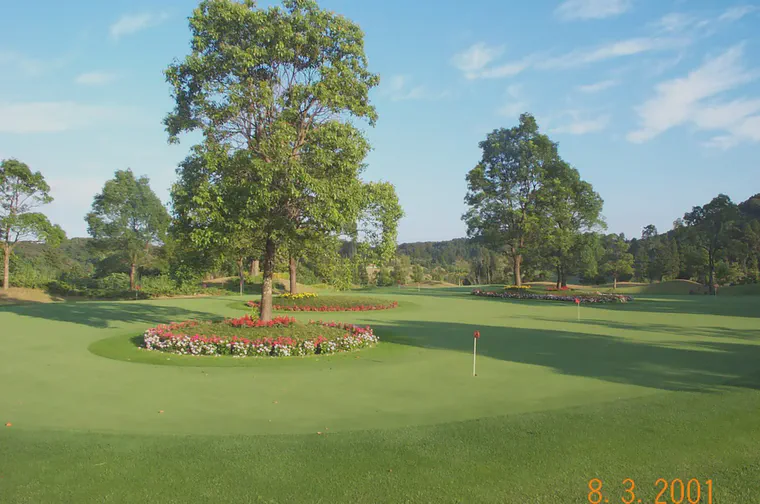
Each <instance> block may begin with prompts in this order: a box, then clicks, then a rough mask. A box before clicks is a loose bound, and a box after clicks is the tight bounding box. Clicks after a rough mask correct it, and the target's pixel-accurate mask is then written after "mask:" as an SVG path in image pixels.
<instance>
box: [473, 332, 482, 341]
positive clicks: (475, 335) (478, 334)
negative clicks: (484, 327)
mask: <svg viewBox="0 0 760 504" xmlns="http://www.w3.org/2000/svg"><path fill="white" fill-rule="evenodd" d="M472 335H473V336H474V337H475V339H480V331H475V332H474V333H472Z"/></svg>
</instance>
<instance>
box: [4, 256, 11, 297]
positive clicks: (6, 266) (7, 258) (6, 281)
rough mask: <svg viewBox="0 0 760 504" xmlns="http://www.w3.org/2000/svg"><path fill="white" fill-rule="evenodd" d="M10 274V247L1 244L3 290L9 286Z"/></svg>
mask: <svg viewBox="0 0 760 504" xmlns="http://www.w3.org/2000/svg"><path fill="white" fill-rule="evenodd" d="M10 275H11V249H10V247H8V246H7V245H5V246H3V290H4V291H7V290H8V287H10Z"/></svg>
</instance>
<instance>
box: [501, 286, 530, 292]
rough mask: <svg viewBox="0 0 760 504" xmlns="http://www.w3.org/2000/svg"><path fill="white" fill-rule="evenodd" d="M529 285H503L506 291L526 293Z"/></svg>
mask: <svg viewBox="0 0 760 504" xmlns="http://www.w3.org/2000/svg"><path fill="white" fill-rule="evenodd" d="M530 288H531V287H530V285H505V286H504V290H508V291H518V292H519V291H527V290H530Z"/></svg>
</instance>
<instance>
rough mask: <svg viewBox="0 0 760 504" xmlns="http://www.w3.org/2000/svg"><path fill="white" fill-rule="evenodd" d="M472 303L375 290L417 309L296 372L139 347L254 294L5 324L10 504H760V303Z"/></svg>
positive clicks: (363, 319) (7, 319) (35, 315)
mask: <svg viewBox="0 0 760 504" xmlns="http://www.w3.org/2000/svg"><path fill="white" fill-rule="evenodd" d="M467 292H468V290H464V289H425V290H422V291H421V292H416V291H412V290H409V289H405V290H396V289H394V290H390V289H389V290H383V289H378V290H373V291H371V292H369V293H368V295H371V296H373V297H381V298H385V299H388V300H398V301H399V303H400V306H399V307H398V308H396V309H391V310H384V311H377V312H363V313H329V314H323V315H325V316H324V317H323V318H325V320H328V319H329V320H341V321H347V322H355V323H361V324H369V325H371V326H372V327H373V328H374V329H375V330H376V333H377V334H378V335H379V337H380V339H381V343H380V344H379V345H378V346H377V347H375V348H371V349H366V350H362V351H359V352H354V353H346V354H337V355H332V356H311V357H305V358H285V359H276V358H263V359H258V358H248V359H233V358H231V357H190V356H177V355H168V354H162V353H146V352H144V351H140V350H138V349H136V347H135V346H134V344H133V342H132V341H131V340H132V339H133V338H134V337H135V336H139V335H140V334H141V333H142V331H143V330H144V329H145V328H147V327H149V326H150V325H154V324H157V323H164V322H168V321H180V320H186V319H190V318H203V317H209V316H219V315H224V316H233V315H240V314H241V313H243V312H242V310H238V309H235V308H234V306H235V304H234V303H232V301H235V300H237V299H239V298H231V297H220V298H206V299H175V300H161V301H138V302H82V303H58V304H47V305H43V304H25V305H18V306H6V307H0V328H1V329H2V330H1V331H0V345H1V347H2V352H0V383H1V384H2V386H1V387H0V390H1V391H2V392H0V422H2V424H5V423H6V422H7V423H11V424H12V425H11V426H10V427H2V430H0V447H2V448H1V449H2V455H3V456H2V457H0V496H2V499H0V501H2V502H3V503H5V502H223V501H226V502H324V503H330V502H546V503H549V502H567V503H570V502H579V503H580V502H588V500H587V494H588V491H589V490H588V482H589V480H590V479H591V478H600V479H601V480H602V481H603V482H604V484H605V489H606V488H608V487H607V486H608V485H609V489H610V490H609V492H612V494H613V495H614V496H615V500H613V501H612V502H619V498H620V496H622V495H623V486H622V481H623V479H625V478H633V479H634V480H635V481H636V485H637V489H639V490H638V491H639V492H640V496H641V497H642V498H645V500H644V502H654V499H655V495H656V494H657V491H655V481H656V480H657V479H658V478H665V479H667V480H668V481H670V480H672V479H674V478H681V479H683V480H684V481H687V480H688V479H690V478H697V479H699V480H700V481H702V482H704V481H706V480H708V479H712V480H713V481H714V485H715V500H714V502H716V503H721V502H722V503H732V502H737V503H738V502H742V503H745V502H760V498H759V497H757V494H756V492H757V491H758V489H757V488H756V482H757V481H759V480H760V465H758V457H757V453H759V452H760V429H758V428H757V427H758V418H757V411H759V410H760V392H758V385H760V327H759V326H760V324H758V322H759V319H758V315H760V311H758V300H757V298H756V297H752V296H747V297H733V298H720V297H718V298H714V297H707V296H680V297H678V296H662V297H652V298H646V297H644V298H637V299H636V301H635V302H634V303H628V304H615V305H600V306H596V305H584V306H582V307H581V320H580V321H578V320H576V307H575V306H574V305H572V304H565V303H552V302H531V301H520V302H513V301H506V300H493V299H482V298H474V297H471V296H469V295H468V294H467ZM310 315H311V316H310ZM296 317H297V318H299V319H300V320H303V321H306V320H309V319H310V318H315V316H314V314H297V315H296ZM474 330H480V331H481V333H482V337H481V339H480V342H479V345H478V347H479V355H480V357H479V361H478V376H477V377H475V378H473V377H472V376H471V372H472V369H471V364H472V362H471V361H472V333H473V331H474ZM753 482H754V483H753ZM703 484H704V483H703ZM637 495H638V494H637ZM647 499H648V500H647ZM705 502H707V501H705Z"/></svg>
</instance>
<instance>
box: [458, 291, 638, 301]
mask: <svg viewBox="0 0 760 504" xmlns="http://www.w3.org/2000/svg"><path fill="white" fill-rule="evenodd" d="M472 295H473V296H480V297H490V298H504V299H536V300H541V301H567V302H570V303H628V302H631V301H633V298H632V297H631V296H624V295H622V294H602V293H601V292H597V293H594V294H589V293H573V294H570V295H563V294H534V293H530V292H517V291H509V290H507V291H503V292H492V291H483V290H480V289H475V290H474V291H472Z"/></svg>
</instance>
